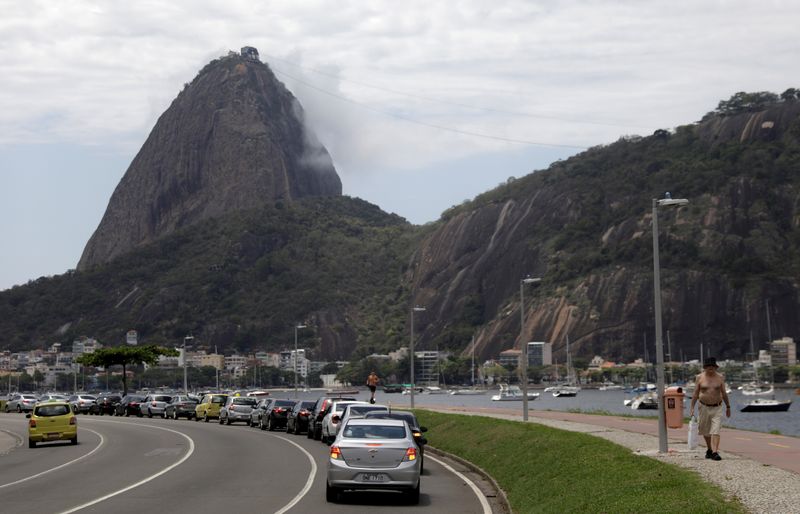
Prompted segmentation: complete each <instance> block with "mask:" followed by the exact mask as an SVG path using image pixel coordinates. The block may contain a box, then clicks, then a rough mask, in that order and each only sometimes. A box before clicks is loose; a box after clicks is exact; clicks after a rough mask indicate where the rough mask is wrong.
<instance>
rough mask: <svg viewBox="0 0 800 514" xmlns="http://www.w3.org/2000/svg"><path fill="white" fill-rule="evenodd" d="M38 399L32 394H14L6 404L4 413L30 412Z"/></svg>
mask: <svg viewBox="0 0 800 514" xmlns="http://www.w3.org/2000/svg"><path fill="white" fill-rule="evenodd" d="M37 401H39V399H38V398H37V397H36V395H34V394H19V393H17V394H15V395H12V396H11V398H10V399H9V400H8V402H6V412H11V411H17V412H31V411H32V410H33V406H34V405H35V404H36V402H37Z"/></svg>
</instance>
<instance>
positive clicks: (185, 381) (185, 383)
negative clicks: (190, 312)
mask: <svg viewBox="0 0 800 514" xmlns="http://www.w3.org/2000/svg"><path fill="white" fill-rule="evenodd" d="M192 340H194V336H186V337H184V338H183V394H185V395H186V396H189V380H188V379H187V377H186V341H192Z"/></svg>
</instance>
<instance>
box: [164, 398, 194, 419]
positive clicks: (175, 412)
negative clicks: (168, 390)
mask: <svg viewBox="0 0 800 514" xmlns="http://www.w3.org/2000/svg"><path fill="white" fill-rule="evenodd" d="M198 403H200V401H199V400H198V399H197V398H195V397H194V396H182V395H178V396H173V397H172V401H171V402H169V403H168V404H167V406H166V407H165V408H164V417H167V418H172V419H178V418H180V417H184V418H186V419H192V418H193V417H194V409H195V407H197V404H198Z"/></svg>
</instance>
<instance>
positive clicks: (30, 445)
mask: <svg viewBox="0 0 800 514" xmlns="http://www.w3.org/2000/svg"><path fill="white" fill-rule="evenodd" d="M28 448H36V443H34V442H33V441H31V440H30V439H28Z"/></svg>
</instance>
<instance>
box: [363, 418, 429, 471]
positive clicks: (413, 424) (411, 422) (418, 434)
mask: <svg viewBox="0 0 800 514" xmlns="http://www.w3.org/2000/svg"><path fill="white" fill-rule="evenodd" d="M364 419H402V420H403V421H405V422H406V423H408V427H409V428H410V429H411V433H412V434H413V435H414V442H416V443H417V446H419V471H420V473H421V472H422V467H423V465H424V464H425V460H424V459H425V445H426V444H428V440H427V439H425V437H423V435H422V433H423V432H427V431H428V429H427V428H426V427H421V426H419V421H417V417H416V416H415V415H414V413H413V412H406V411H401V410H393V411H389V412H386V411H373V412H367V413H366V414H365V415H364Z"/></svg>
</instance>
